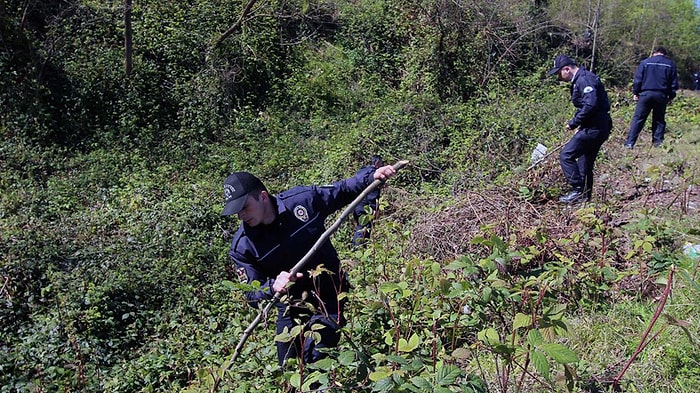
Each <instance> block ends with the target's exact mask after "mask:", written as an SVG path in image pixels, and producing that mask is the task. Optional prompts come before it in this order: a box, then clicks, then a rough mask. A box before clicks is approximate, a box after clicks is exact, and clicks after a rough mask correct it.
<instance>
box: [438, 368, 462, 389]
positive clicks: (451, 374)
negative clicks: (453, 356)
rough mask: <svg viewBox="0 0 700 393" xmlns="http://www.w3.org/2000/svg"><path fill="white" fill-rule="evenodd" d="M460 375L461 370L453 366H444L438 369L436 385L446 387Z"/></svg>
mask: <svg viewBox="0 0 700 393" xmlns="http://www.w3.org/2000/svg"><path fill="white" fill-rule="evenodd" d="M460 375H462V370H460V369H459V367H456V366H453V365H449V364H448V365H445V366H442V367H440V369H439V370H438V372H437V375H436V381H435V382H436V383H437V384H438V385H440V386H448V385H451V384H453V383H455V381H456V380H457V378H459V376H460Z"/></svg>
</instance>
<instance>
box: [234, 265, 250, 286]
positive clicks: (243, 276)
mask: <svg viewBox="0 0 700 393" xmlns="http://www.w3.org/2000/svg"><path fill="white" fill-rule="evenodd" d="M236 275H238V282H240V283H241V284H247V283H248V272H246V271H245V268H244V267H239V268H238V269H236Z"/></svg>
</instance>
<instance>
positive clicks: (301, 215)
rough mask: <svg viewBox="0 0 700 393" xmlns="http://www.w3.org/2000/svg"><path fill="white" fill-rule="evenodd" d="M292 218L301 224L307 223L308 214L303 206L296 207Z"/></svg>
mask: <svg viewBox="0 0 700 393" xmlns="http://www.w3.org/2000/svg"><path fill="white" fill-rule="evenodd" d="M294 217H296V218H298V219H300V220H301V221H303V222H307V221H309V212H308V211H306V208H305V207H304V206H301V205H298V206H297V207H295V208H294Z"/></svg>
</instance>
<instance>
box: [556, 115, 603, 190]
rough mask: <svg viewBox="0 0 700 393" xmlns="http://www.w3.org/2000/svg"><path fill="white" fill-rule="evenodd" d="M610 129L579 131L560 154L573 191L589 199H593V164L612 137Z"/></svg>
mask: <svg viewBox="0 0 700 393" xmlns="http://www.w3.org/2000/svg"><path fill="white" fill-rule="evenodd" d="M610 128H611V127H604V128H603V127H601V128H584V129H581V130H578V131H577V132H576V134H574V136H573V137H572V138H571V140H569V142H567V143H566V145H564V148H563V149H562V151H561V153H560V154H559V163H560V164H561V169H562V171H563V172H564V176H565V177H566V181H567V182H568V183H569V184H570V185H571V188H572V189H574V190H578V191H581V192H583V193H584V194H585V196H586V198H587V199H590V198H591V192H592V190H593V164H594V163H595V159H596V156H598V151H600V147H601V146H602V145H603V143H604V142H605V141H606V140H607V139H608V137H609V136H610Z"/></svg>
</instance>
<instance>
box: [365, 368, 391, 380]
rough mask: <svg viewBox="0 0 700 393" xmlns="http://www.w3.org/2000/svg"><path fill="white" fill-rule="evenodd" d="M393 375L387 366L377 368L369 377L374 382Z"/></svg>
mask: <svg viewBox="0 0 700 393" xmlns="http://www.w3.org/2000/svg"><path fill="white" fill-rule="evenodd" d="M390 376H391V370H389V369H388V368H386V367H380V368H377V369H376V370H375V371H373V372H371V373H369V379H370V381H372V382H378V381H380V380H382V379H384V378H389V377H390Z"/></svg>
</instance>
